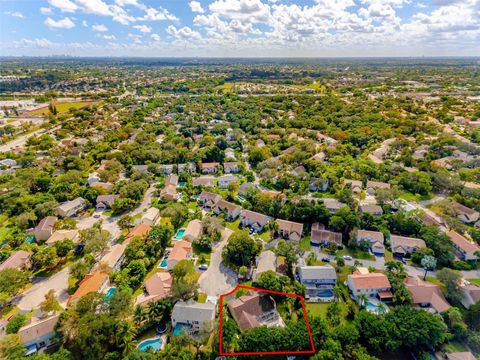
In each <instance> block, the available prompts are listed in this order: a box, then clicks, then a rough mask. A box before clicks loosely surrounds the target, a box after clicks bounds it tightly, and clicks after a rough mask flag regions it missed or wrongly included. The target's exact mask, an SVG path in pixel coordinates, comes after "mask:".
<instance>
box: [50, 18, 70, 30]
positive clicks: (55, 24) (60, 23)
mask: <svg viewBox="0 0 480 360" xmlns="http://www.w3.org/2000/svg"><path fill="white" fill-rule="evenodd" d="M44 24H45V25H47V26H48V27H49V28H50V29H71V28H73V27H75V23H74V22H73V21H72V20H71V19H70V18H69V17H66V18H64V19H61V20H57V21H55V20H53V19H52V18H50V17H48V18H47V20H45V22H44Z"/></svg>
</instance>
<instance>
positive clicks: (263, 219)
mask: <svg viewBox="0 0 480 360" xmlns="http://www.w3.org/2000/svg"><path fill="white" fill-rule="evenodd" d="M271 220H272V218H271V217H270V216H267V215H263V214H260V213H257V212H255V211H251V210H242V211H240V224H241V225H242V226H243V227H247V226H248V227H250V228H252V229H253V230H255V231H257V232H260V231H262V230H263V228H264V227H265V225H267V223H268V222H269V221H271Z"/></svg>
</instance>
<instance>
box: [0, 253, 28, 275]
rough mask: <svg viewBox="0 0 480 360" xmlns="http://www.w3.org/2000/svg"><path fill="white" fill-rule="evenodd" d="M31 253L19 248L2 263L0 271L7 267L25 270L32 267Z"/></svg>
mask: <svg viewBox="0 0 480 360" xmlns="http://www.w3.org/2000/svg"><path fill="white" fill-rule="evenodd" d="M30 257H31V255H30V253H29V252H28V251H24V250H17V251H15V252H14V253H13V254H11V255H10V256H9V257H8V258H7V259H6V260H5V261H4V262H2V263H1V264H0V271H2V270H6V269H15V270H23V269H28V268H29V267H30Z"/></svg>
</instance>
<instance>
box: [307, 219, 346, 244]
mask: <svg viewBox="0 0 480 360" xmlns="http://www.w3.org/2000/svg"><path fill="white" fill-rule="evenodd" d="M310 243H311V244H312V245H315V246H319V245H325V246H328V245H330V244H335V245H337V246H342V245H343V244H342V233H338V232H333V231H329V230H325V225H323V224H321V223H318V222H317V223H313V224H312V230H311V233H310Z"/></svg>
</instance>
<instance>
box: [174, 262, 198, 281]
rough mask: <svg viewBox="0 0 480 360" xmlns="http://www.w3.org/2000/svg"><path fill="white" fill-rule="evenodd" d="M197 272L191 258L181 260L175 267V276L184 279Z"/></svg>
mask: <svg viewBox="0 0 480 360" xmlns="http://www.w3.org/2000/svg"><path fill="white" fill-rule="evenodd" d="M193 273H195V266H194V265H193V263H192V262H191V261H190V260H180V261H179V262H178V263H176V264H175V266H174V267H173V272H172V275H173V278H174V279H182V278H184V277H185V276H187V275H189V274H193Z"/></svg>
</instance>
